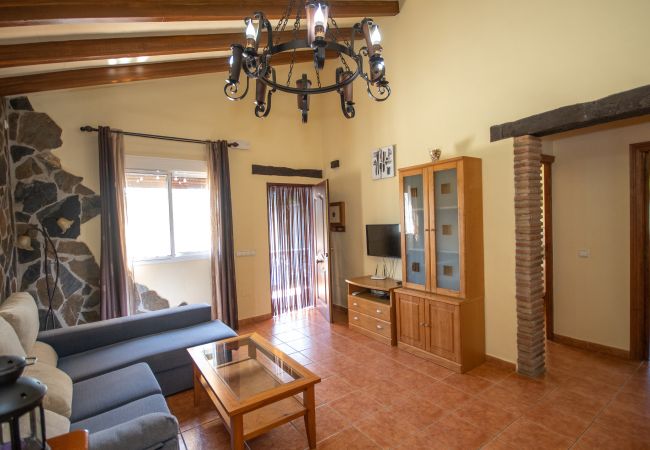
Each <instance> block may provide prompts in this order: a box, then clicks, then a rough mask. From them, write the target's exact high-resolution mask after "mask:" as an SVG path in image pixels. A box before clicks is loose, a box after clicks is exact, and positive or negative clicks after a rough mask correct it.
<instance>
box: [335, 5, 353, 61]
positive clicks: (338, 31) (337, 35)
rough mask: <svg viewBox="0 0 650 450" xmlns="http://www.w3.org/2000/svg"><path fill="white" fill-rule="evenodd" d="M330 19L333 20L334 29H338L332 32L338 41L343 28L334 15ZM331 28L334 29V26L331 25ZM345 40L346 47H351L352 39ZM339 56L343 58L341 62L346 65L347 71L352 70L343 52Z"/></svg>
mask: <svg viewBox="0 0 650 450" xmlns="http://www.w3.org/2000/svg"><path fill="white" fill-rule="evenodd" d="M330 21H331V22H332V25H333V26H334V29H335V30H336V32H335V33H332V34H333V35H334V41H335V42H336V41H338V40H339V33H340V32H341V29H340V28H339V25H338V24H337V23H336V19H334V17H330ZM331 29H332V27H330V30H331ZM343 42H345V45H346V47H350V41H348V40H347V39H345V40H344V41H343ZM339 58H340V59H341V63H342V64H343V67H345V71H346V72H352V71H351V70H350V66H349V65H348V62H347V61H346V60H345V58H344V57H343V54H342V53H339Z"/></svg>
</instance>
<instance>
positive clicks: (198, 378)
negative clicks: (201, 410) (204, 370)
mask: <svg viewBox="0 0 650 450" xmlns="http://www.w3.org/2000/svg"><path fill="white" fill-rule="evenodd" d="M192 367H193V369H194V406H199V398H200V395H201V392H200V391H199V390H200V389H201V388H202V386H201V372H200V371H199V369H198V368H197V367H196V365H195V364H194V365H192Z"/></svg>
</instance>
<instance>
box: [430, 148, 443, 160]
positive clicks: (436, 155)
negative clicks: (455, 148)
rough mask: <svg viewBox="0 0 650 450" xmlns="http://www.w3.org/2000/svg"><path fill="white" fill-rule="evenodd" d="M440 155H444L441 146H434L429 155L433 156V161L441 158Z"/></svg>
mask: <svg viewBox="0 0 650 450" xmlns="http://www.w3.org/2000/svg"><path fill="white" fill-rule="evenodd" d="M440 155H442V150H440V149H439V148H432V149H431V150H429V156H430V157H431V162H436V161H438V160H439V159H440Z"/></svg>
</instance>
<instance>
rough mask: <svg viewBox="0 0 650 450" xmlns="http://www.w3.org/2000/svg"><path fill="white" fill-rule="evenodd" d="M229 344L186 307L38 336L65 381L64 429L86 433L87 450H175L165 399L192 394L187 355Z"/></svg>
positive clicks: (204, 310) (205, 314)
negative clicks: (68, 387)
mask: <svg viewBox="0 0 650 450" xmlns="http://www.w3.org/2000/svg"><path fill="white" fill-rule="evenodd" d="M233 336H236V333H235V332H234V331H233V330H232V329H231V328H229V327H228V326H226V325H225V324H223V323H222V322H221V321H218V320H216V321H213V320H211V310H210V306H208V305H189V306H182V307H177V308H171V309H166V310H161V311H156V312H151V313H146V314H140V315H135V316H129V317H123V318H118V319H111V320H106V321H102V322H96V323H92V324H86V325H79V326H76V327H70V328H60V329H56V330H51V331H44V332H40V333H39V335H38V340H39V341H41V342H45V343H47V344H49V345H51V346H52V347H53V348H54V350H55V351H56V353H57V354H58V363H57V367H58V368H59V369H61V370H63V371H64V372H66V373H67V374H68V375H69V376H70V378H71V379H72V382H73V385H72V392H73V393H72V408H71V409H72V414H71V417H70V423H71V425H70V429H71V430H75V429H87V430H89V432H90V449H91V450H94V449H102V450H113V449H115V450H117V449H119V450H130V449H134V450H136V449H137V450H142V449H165V450H173V449H177V448H178V447H179V443H178V440H177V436H178V423H177V421H176V418H175V417H174V416H172V415H171V414H170V412H169V409H168V408H167V404H166V402H165V398H164V396H165V395H170V394H174V393H176V392H180V391H183V390H186V389H190V388H191V387H192V386H193V372H192V363H191V359H190V357H189V354H188V353H187V348H188V347H192V346H196V345H201V344H204V343H208V342H213V341H218V340H221V339H225V338H229V337H233Z"/></svg>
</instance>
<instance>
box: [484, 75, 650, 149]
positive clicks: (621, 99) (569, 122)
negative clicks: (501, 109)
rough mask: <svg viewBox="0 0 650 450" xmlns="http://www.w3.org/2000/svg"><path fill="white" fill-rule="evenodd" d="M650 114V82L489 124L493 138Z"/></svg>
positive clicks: (540, 134)
mask: <svg viewBox="0 0 650 450" xmlns="http://www.w3.org/2000/svg"><path fill="white" fill-rule="evenodd" d="M648 114H650V85H646V86H641V87H638V88H635V89H630V90H629V91H625V92H619V93H618V94H613V95H609V96H607V97H603V98H601V99H598V100H594V101H591V102H585V103H578V104H575V105H570V106H563V107H562V108H557V109H554V110H552V111H546V112H543V113H541V114H535V115H534V116H529V117H526V118H524V119H519V120H516V121H514V122H507V123H502V124H501V125H493V126H491V127H490V142H495V141H500V140H501V139H507V138H512V137H518V136H526V135H532V136H537V137H543V136H549V135H551V134H557V133H563V132H565V131H571V130H577V129H580V128H586V127H591V126H594V125H601V124H603V123H608V122H614V121H617V120H623V119H630V118H633V117H639V116H645V115H648Z"/></svg>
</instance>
